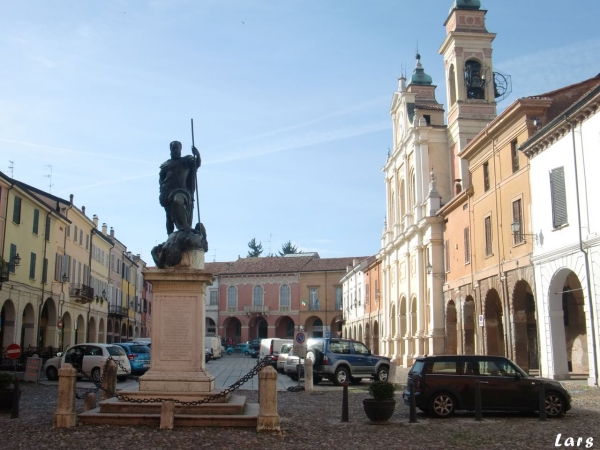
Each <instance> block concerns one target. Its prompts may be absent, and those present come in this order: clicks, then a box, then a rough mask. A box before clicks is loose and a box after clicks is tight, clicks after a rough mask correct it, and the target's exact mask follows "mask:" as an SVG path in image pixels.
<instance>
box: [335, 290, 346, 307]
mask: <svg viewBox="0 0 600 450" xmlns="http://www.w3.org/2000/svg"><path fill="white" fill-rule="evenodd" d="M343 291H344V290H343V288H342V286H336V287H335V309H337V310H338V311H341V310H342V293H343Z"/></svg>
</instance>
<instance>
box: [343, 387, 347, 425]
mask: <svg viewBox="0 0 600 450" xmlns="http://www.w3.org/2000/svg"><path fill="white" fill-rule="evenodd" d="M342 422H348V383H344V389H343V391H342Z"/></svg>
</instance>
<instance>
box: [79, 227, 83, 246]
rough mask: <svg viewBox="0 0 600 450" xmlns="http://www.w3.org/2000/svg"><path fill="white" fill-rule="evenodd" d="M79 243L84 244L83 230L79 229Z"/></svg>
mask: <svg viewBox="0 0 600 450" xmlns="http://www.w3.org/2000/svg"><path fill="white" fill-rule="evenodd" d="M79 245H83V230H79Z"/></svg>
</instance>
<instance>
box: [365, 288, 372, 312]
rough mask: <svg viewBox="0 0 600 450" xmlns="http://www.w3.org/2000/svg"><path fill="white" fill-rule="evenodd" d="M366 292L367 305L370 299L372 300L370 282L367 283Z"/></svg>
mask: <svg viewBox="0 0 600 450" xmlns="http://www.w3.org/2000/svg"><path fill="white" fill-rule="evenodd" d="M365 294H366V298H365V306H366V305H368V304H369V301H370V300H371V292H370V289H369V283H367V286H366V290H365Z"/></svg>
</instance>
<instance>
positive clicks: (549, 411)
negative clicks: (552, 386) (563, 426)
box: [546, 392, 565, 418]
mask: <svg viewBox="0 0 600 450" xmlns="http://www.w3.org/2000/svg"><path fill="white" fill-rule="evenodd" d="M564 414H565V401H564V400H563V398H562V396H561V395H559V394H557V393H556V392H548V393H546V416H547V417H551V418H554V417H561V416H563V415H564Z"/></svg>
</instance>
